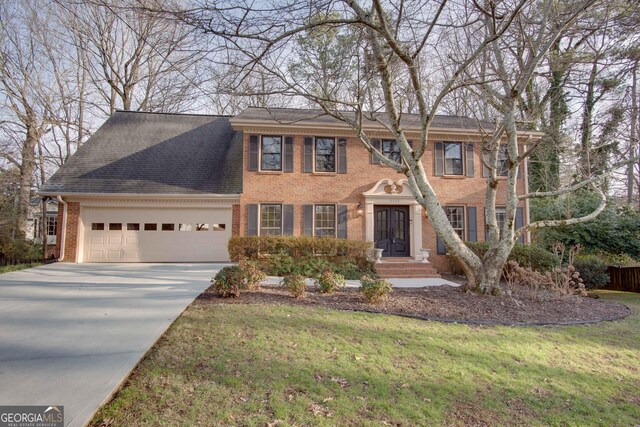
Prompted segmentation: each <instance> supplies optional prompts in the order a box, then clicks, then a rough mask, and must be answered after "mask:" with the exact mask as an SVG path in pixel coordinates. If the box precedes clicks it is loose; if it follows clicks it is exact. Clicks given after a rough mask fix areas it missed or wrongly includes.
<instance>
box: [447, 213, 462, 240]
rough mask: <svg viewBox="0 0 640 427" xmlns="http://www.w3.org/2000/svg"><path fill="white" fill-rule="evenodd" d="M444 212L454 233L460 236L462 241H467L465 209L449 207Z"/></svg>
mask: <svg viewBox="0 0 640 427" xmlns="http://www.w3.org/2000/svg"><path fill="white" fill-rule="evenodd" d="M444 210H445V213H446V214H447V218H448V219H449V222H450V223H451V226H452V227H453V229H454V231H455V232H456V233H457V234H458V236H460V238H461V239H462V240H465V230H464V207H462V206H447V207H445V208H444Z"/></svg>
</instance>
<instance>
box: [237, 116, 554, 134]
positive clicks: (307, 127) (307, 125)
mask: <svg viewBox="0 0 640 427" xmlns="http://www.w3.org/2000/svg"><path fill="white" fill-rule="evenodd" d="M230 123H231V126H233V128H234V129H235V130H238V131H244V132H247V131H255V130H257V129H261V130H267V131H271V130H273V131H277V132H279V133H282V131H283V126H287V128H286V131H287V132H288V133H300V132H303V131H315V132H317V131H323V132H327V131H330V132H331V133H343V134H344V135H348V134H353V133H354V132H355V130H354V129H353V128H352V127H351V126H349V125H348V124H346V123H343V122H336V123H322V122H312V121H308V122H304V121H296V122H284V121H283V122H279V121H276V120H246V119H245V120H242V119H241V120H238V119H233V118H232V119H230ZM363 130H364V132H366V133H370V134H372V135H375V134H381V133H386V134H388V133H389V129H387V128H386V127H384V126H382V125H378V126H375V125H366V126H363ZM405 132H406V133H408V134H412V135H414V134H419V133H420V132H421V129H420V128H418V127H407V128H405ZM429 134H430V135H452V136H458V135H459V136H475V137H482V136H486V132H481V131H480V130H479V129H477V128H474V129H471V128H444V127H433V126H432V127H430V128H429ZM543 136H544V133H542V132H537V131H518V137H519V138H532V139H538V138H542V137H543Z"/></svg>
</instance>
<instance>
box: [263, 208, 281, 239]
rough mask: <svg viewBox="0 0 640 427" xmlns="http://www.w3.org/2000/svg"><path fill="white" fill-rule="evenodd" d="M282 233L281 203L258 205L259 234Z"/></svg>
mask: <svg viewBox="0 0 640 427" xmlns="http://www.w3.org/2000/svg"><path fill="white" fill-rule="evenodd" d="M281 234H282V205H260V235H261V236H279V235H281Z"/></svg>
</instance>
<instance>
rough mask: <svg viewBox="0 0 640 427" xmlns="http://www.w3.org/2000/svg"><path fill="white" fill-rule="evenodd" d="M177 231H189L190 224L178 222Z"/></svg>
mask: <svg viewBox="0 0 640 427" xmlns="http://www.w3.org/2000/svg"><path fill="white" fill-rule="evenodd" d="M178 231H191V224H178Z"/></svg>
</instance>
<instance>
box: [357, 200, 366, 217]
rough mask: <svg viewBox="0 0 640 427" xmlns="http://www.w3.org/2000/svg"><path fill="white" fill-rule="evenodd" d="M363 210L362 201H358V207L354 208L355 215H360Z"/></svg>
mask: <svg viewBox="0 0 640 427" xmlns="http://www.w3.org/2000/svg"><path fill="white" fill-rule="evenodd" d="M363 213H364V210H363V209H362V203H358V207H357V208H356V215H358V216H362V214H363Z"/></svg>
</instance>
